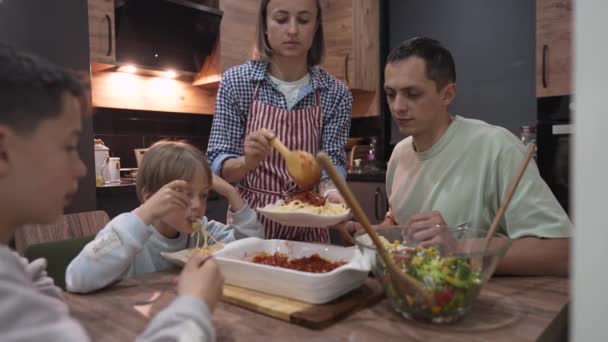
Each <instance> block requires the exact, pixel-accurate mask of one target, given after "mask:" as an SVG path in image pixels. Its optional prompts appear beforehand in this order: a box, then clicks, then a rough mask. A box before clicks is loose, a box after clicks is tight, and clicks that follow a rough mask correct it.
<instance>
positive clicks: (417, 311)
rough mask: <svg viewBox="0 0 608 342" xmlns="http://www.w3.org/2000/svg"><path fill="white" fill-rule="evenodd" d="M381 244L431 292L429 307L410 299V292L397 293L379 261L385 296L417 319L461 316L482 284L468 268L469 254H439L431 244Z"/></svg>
mask: <svg viewBox="0 0 608 342" xmlns="http://www.w3.org/2000/svg"><path fill="white" fill-rule="evenodd" d="M385 245H386V247H387V250H388V251H389V253H391V255H392V257H393V259H394V260H395V263H396V264H397V266H398V267H400V268H401V269H403V271H404V272H406V273H407V274H409V275H410V276H412V277H414V278H416V279H418V280H419V281H420V282H422V283H423V284H424V286H425V287H426V288H427V289H428V290H429V291H432V293H433V299H434V303H433V305H432V307H429V306H428V305H427V304H425V303H424V302H421V301H416V300H414V298H413V297H412V296H411V295H410V294H399V293H397V291H395V289H394V288H393V285H392V282H391V280H390V274H389V273H388V271H387V270H386V267H384V265H380V266H382V267H380V271H381V274H380V275H381V277H382V283H383V284H384V286H385V289H386V292H387V296H388V297H389V299H391V301H392V302H393V305H395V303H396V304H397V305H398V306H399V308H398V310H399V311H401V312H403V313H405V314H407V315H409V316H412V317H413V318H417V319H424V320H431V321H438V322H450V321H453V320H455V319H457V318H459V317H460V316H462V315H463V314H464V313H465V312H466V310H467V309H468V307H469V306H470V305H471V304H472V301H473V299H475V298H476V296H477V293H478V291H479V290H480V288H481V285H482V280H481V274H480V273H479V272H474V271H472V270H471V265H470V261H469V258H467V257H462V256H441V255H440V253H439V250H438V249H437V248H436V247H434V246H432V247H427V248H423V247H417V248H409V247H405V245H404V243H399V242H398V241H395V242H394V243H392V244H390V243H387V244H385ZM378 259H379V258H378ZM378 262H380V263H381V261H380V260H378Z"/></svg>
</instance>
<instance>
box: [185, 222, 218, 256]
mask: <svg viewBox="0 0 608 342" xmlns="http://www.w3.org/2000/svg"><path fill="white" fill-rule="evenodd" d="M195 235H196V247H194V248H193V249H192V251H191V252H190V256H192V255H195V254H201V255H204V256H207V255H210V254H213V253H215V252H217V251H219V250H220V249H222V248H224V244H223V243H221V242H219V241H217V240H216V239H215V238H214V237H213V235H211V234H209V232H208V231H207V228H206V227H205V225H204V224H203V223H202V222H201V221H200V220H198V219H197V220H195V221H192V236H193V237H194V236H195ZM201 235H202V236H203V246H202V247H200V242H201ZM211 241H213V244H211V245H209V242H211Z"/></svg>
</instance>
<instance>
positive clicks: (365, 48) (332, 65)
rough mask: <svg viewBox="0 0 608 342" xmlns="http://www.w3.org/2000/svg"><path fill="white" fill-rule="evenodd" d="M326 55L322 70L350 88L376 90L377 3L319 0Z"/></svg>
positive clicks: (378, 5) (378, 15)
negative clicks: (321, 8) (321, 7)
mask: <svg viewBox="0 0 608 342" xmlns="http://www.w3.org/2000/svg"><path fill="white" fill-rule="evenodd" d="M322 6H323V16H324V18H323V24H324V30H325V32H324V34H325V47H326V55H325V62H324V64H323V67H324V68H325V70H326V71H327V72H329V73H330V74H332V75H334V76H335V77H337V78H338V79H340V80H342V81H343V82H345V83H346V84H347V85H348V86H349V87H350V88H351V89H356V90H363V91H369V92H375V91H377V90H378V71H379V61H380V47H379V45H378V44H379V41H380V31H379V30H380V4H379V2H378V1H369V0H331V1H329V0H327V1H322Z"/></svg>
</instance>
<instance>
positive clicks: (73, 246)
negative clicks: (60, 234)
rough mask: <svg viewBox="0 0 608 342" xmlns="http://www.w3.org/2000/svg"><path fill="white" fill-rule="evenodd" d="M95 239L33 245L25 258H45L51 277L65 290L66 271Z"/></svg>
mask: <svg viewBox="0 0 608 342" xmlns="http://www.w3.org/2000/svg"><path fill="white" fill-rule="evenodd" d="M94 238H95V236H86V237H82V238H77V239H70V240H61V241H52V242H46V243H39V244H35V245H31V246H29V247H28V248H27V249H26V250H25V255H24V256H25V257H26V258H27V259H28V260H30V261H33V260H35V259H38V258H45V259H46V261H47V268H46V271H47V273H48V275H49V277H51V278H53V280H54V281H55V285H57V286H59V287H61V288H62V289H63V290H65V271H66V269H67V268H68V265H69V264H70V262H71V261H72V259H74V258H75V257H76V256H77V255H78V253H80V251H81V250H82V248H83V247H84V246H85V245H86V244H87V243H89V242H90V241H92V240H93V239H94Z"/></svg>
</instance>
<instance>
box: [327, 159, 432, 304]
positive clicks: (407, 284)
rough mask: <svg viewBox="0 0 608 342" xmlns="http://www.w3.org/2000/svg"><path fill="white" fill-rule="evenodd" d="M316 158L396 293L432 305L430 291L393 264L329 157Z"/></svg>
mask: <svg viewBox="0 0 608 342" xmlns="http://www.w3.org/2000/svg"><path fill="white" fill-rule="evenodd" d="M317 159H318V160H319V163H321V165H322V166H323V168H325V170H326V171H327V174H328V175H329V178H331V180H332V181H333V183H334V185H335V186H336V187H337V188H338V191H340V194H341V195H342V197H344V200H345V201H346V204H348V206H349V207H350V208H351V210H352V211H353V214H354V216H355V218H356V219H357V220H358V221H359V223H361V225H362V226H363V228H365V230H366V231H367V234H368V235H369V237H370V238H371V239H372V241H373V242H374V245H376V250H377V251H378V255H380V257H381V258H382V261H384V264H385V265H386V268H387V269H388V271H389V273H390V275H391V280H392V283H393V286H394V287H395V289H396V290H397V293H399V294H400V295H403V294H406V293H412V294H417V295H414V296H412V297H414V298H416V299H415V300H418V299H422V300H424V302H425V303H426V304H427V305H428V306H429V307H432V306H433V304H434V299H433V296H432V294H431V292H430V291H429V290H427V289H426V288H425V287H424V286H423V285H422V283H421V282H419V281H418V280H416V279H415V278H414V277H412V276H410V275H409V274H407V273H405V272H404V271H403V270H401V269H399V268H398V267H397V265H395V263H394V262H393V258H391V256H390V255H389V253H388V252H387V251H386V249H385V248H384V245H383V244H382V241H380V237H378V233H376V231H375V230H374V229H373V228H372V226H371V224H370V222H369V219H368V218H367V215H365V212H364V211H363V209H361V206H360V205H359V201H357V199H356V198H355V195H353V193H352V191H351V190H350V188H349V187H348V185H346V182H345V181H344V179H342V177H341V176H340V175H339V174H338V171H337V170H336V167H335V166H334V164H333V163H332V162H331V160H330V159H329V156H328V155H327V154H326V153H325V152H319V153H317Z"/></svg>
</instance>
